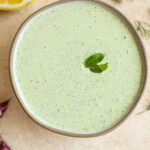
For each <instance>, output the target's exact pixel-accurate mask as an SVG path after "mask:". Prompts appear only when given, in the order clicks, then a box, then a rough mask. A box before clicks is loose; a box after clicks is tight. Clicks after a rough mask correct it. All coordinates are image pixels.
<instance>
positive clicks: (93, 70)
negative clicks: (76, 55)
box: [89, 65, 102, 73]
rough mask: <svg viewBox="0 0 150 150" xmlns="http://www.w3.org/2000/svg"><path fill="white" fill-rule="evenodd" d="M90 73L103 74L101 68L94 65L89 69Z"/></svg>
mask: <svg viewBox="0 0 150 150" xmlns="http://www.w3.org/2000/svg"><path fill="white" fill-rule="evenodd" d="M89 69H90V71H92V72H95V73H101V72H102V70H101V69H100V68H99V66H98V65H92V66H90V67H89Z"/></svg>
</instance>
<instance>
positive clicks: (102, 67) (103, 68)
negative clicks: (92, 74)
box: [98, 63, 108, 71]
mask: <svg viewBox="0 0 150 150" xmlns="http://www.w3.org/2000/svg"><path fill="white" fill-rule="evenodd" d="M98 67H99V68H100V69H101V70H102V71H105V70H106V69H107V67H108V63H106V64H103V65H98Z"/></svg>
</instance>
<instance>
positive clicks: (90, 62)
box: [84, 53, 108, 73]
mask: <svg viewBox="0 0 150 150" xmlns="http://www.w3.org/2000/svg"><path fill="white" fill-rule="evenodd" d="M103 59H104V55H103V54H102V53H96V54H94V55H92V56H89V57H88V58H87V59H86V60H85V62H84V67H85V68H89V69H90V71H92V72H94V73H101V72H103V71H105V70H106V69H107V67H108V63H105V64H102V65H98V63H99V62H101V61H102V60H103Z"/></svg>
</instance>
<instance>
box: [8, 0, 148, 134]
mask: <svg viewBox="0 0 150 150" xmlns="http://www.w3.org/2000/svg"><path fill="white" fill-rule="evenodd" d="M74 2H85V3H95V4H97V5H99V6H101V7H103V8H105V9H107V10H109V11H111V12H112V13H114V14H115V15H116V16H118V17H119V18H120V19H121V20H122V21H123V22H124V24H126V26H127V27H128V29H129V30H130V32H131V33H132V35H133V36H134V38H135V40H136V44H137V46H138V48H139V51H140V55H141V58H142V72H143V73H142V82H141V87H140V89H139V91H138V94H137V96H136V98H135V100H134V102H133V103H132V105H131V107H130V109H129V110H128V111H127V112H126V113H125V114H124V116H123V117H122V118H121V119H120V120H119V121H118V122H116V123H115V124H114V125H112V126H111V127H109V128H107V129H105V130H101V131H98V132H94V133H87V134H86V133H75V132H70V131H65V130H60V129H57V128H54V127H51V126H48V125H45V124H44V123H43V122H41V121H40V120H39V119H38V118H36V117H35V116H34V115H33V114H31V112H30V111H28V109H27V107H26V105H25V104H24V102H23V100H22V99H21V96H20V94H19V92H18V88H17V86H16V83H15V80H14V69H13V63H14V53H15V49H16V44H17V41H18V40H19V36H20V34H21V33H22V31H23V29H24V28H25V26H26V25H27V23H28V22H29V21H30V20H31V19H33V18H34V17H36V16H37V15H38V14H39V13H41V12H43V11H45V10H46V9H49V8H52V7H54V6H58V5H60V4H65V3H74ZM146 76H147V63H146V58H145V52H144V47H143V45H142V42H141V40H140V38H139V36H138V34H137V33H136V31H135V29H134V27H133V26H132V25H131V23H130V22H129V21H128V19H127V18H126V17H124V15H122V14H121V13H120V12H119V11H117V10H116V9H115V8H113V7H112V6H110V5H108V4H106V3H104V2H101V1H97V0H63V1H60V2H56V3H53V4H50V5H48V6H46V7H43V8H42V9H40V10H38V11H36V12H35V13H34V14H32V15H31V16H30V17H29V18H28V19H27V20H26V21H25V22H24V23H23V24H22V26H21V27H20V29H19V30H18V32H17V34H16V36H15V38H14V41H13V44H12V47H11V53H10V78H11V82H12V87H13V89H14V92H15V94H16V96H17V98H18V100H19V102H20V104H21V106H22V107H23V109H24V110H25V112H26V113H27V114H28V115H29V116H30V117H31V118H32V120H33V121H35V122H36V123H37V124H39V125H40V126H42V127H44V128H46V129H48V130H50V131H53V132H56V133H59V134H63V135H66V136H73V137H95V136H99V135H103V134H106V133H108V132H110V131H112V130H113V129H114V128H116V127H117V126H118V125H120V124H121V123H122V122H123V121H124V120H125V119H126V118H127V117H128V115H129V114H130V113H131V111H132V110H133V109H134V108H135V106H136V104H137V102H138V101H139V99H140V97H141V95H142V92H143V90H144V87H145V83H146Z"/></svg>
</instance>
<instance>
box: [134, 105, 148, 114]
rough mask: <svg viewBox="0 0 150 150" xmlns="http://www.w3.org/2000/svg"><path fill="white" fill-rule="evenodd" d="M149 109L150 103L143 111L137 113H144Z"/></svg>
mask: <svg viewBox="0 0 150 150" xmlns="http://www.w3.org/2000/svg"><path fill="white" fill-rule="evenodd" d="M147 110H150V105H149V106H147V108H146V109H145V110H144V111H141V112H139V113H137V115H139V114H142V113H144V112H146V111H147Z"/></svg>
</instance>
